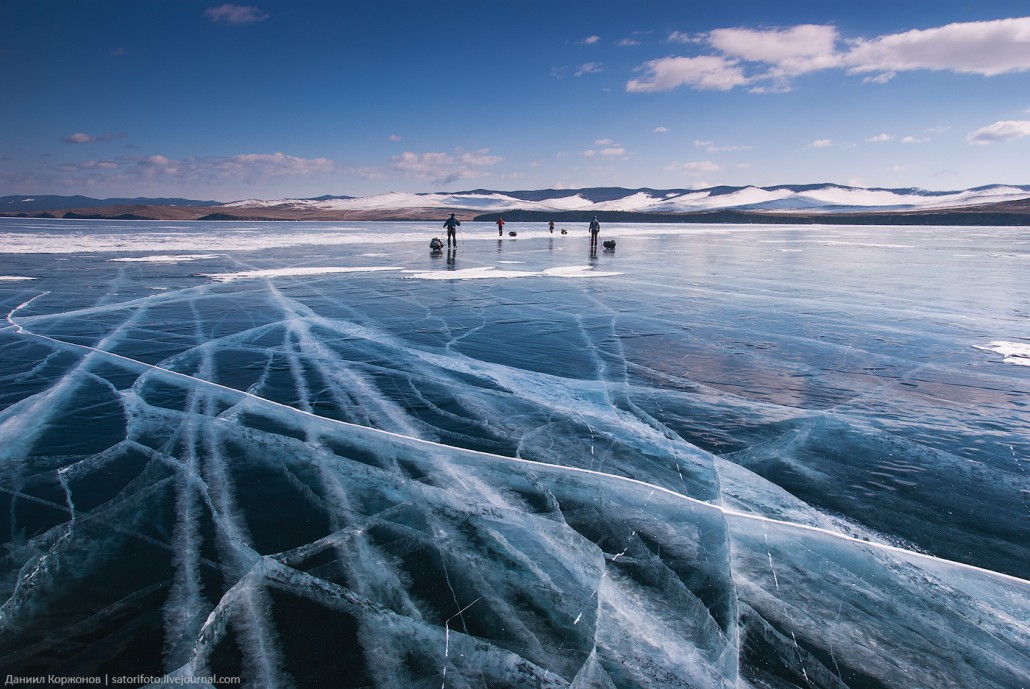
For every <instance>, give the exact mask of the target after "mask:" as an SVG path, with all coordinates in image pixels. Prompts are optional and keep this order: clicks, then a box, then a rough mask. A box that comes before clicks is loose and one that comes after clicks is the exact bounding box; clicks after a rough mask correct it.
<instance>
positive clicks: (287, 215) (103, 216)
mask: <svg viewBox="0 0 1030 689" xmlns="http://www.w3.org/2000/svg"><path fill="white" fill-rule="evenodd" d="M234 211H236V212H234ZM450 213H454V214H455V215H456V216H457V218H458V219H459V220H461V221H462V222H495V221H496V220H497V218H498V217H503V218H504V219H505V221H507V222H543V223H546V222H548V221H554V222H567V223H568V222H576V223H579V222H584V223H585V222H589V221H590V219H591V218H592V217H595V216H596V217H597V218H598V220H600V221H601V222H618V223H670V224H735V225H878V226H913V225H916V226H918V225H944V226H955V227H959V226H966V227H981V226H1011V227H1025V226H1030V202H1026V201H1017V202H1007V203H999V204H989V205H986V206H972V207H968V208H950V209H935V210H932V211H930V210H911V211H852V212H824V213H811V212H809V213H799V212H792V211H780V212H768V211H765V212H763V211H743V210H735V209H726V210H713V211H695V212H689V213H646V212H637V211H555V212H549V211H537V210H518V209H515V210H510V211H504V212H500V211H493V212H489V213H483V212H482V211H481V210H473V209H467V208H406V209H399V208H398V209H374V210H360V211H355V210H335V211H333V210H330V211H326V210H297V209H293V208H289V209H287V208H262V209H256V208H254V209H248V208H239V209H230V208H226V207H225V206H162V205H135V206H102V207H90V208H69V209H59V210H50V211H39V212H19V213H13V212H0V217H6V218H28V219H55V220H61V219H64V220H136V221H141V220H143V221H146V220H152V221H170V220H171V221H188V222H192V221H205V222H211V221H222V222H341V221H363V222H370V221H371V222H376V221H380V222H425V221H434V220H438V219H442V218H445V217H446V216H447V215H448V214H450Z"/></svg>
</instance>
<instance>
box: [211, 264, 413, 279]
mask: <svg viewBox="0 0 1030 689" xmlns="http://www.w3.org/2000/svg"><path fill="white" fill-rule="evenodd" d="M384 270H401V268H396V267H392V266H380V267H342V266H321V267H318V266H314V267H307V268H274V269H269V270H248V271H244V272H240V273H208V274H205V275H204V277H207V278H211V279H212V280H214V281H215V282H230V281H232V280H246V279H250V278H278V277H300V276H304V275H330V274H333V273H372V272H379V271H384Z"/></svg>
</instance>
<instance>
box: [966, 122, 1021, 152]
mask: <svg viewBox="0 0 1030 689" xmlns="http://www.w3.org/2000/svg"><path fill="white" fill-rule="evenodd" d="M1027 136H1030V120H1001V121H999V122H995V123H994V124H989V125H987V126H986V127H981V128H980V129H977V130H976V131H974V132H971V133H970V134H969V136H968V137H966V140H967V141H968V142H969V143H971V144H977V145H981V146H984V145H987V144H996V143H1002V142H1006V141H1016V140H1017V139H1022V138H1024V137H1027Z"/></svg>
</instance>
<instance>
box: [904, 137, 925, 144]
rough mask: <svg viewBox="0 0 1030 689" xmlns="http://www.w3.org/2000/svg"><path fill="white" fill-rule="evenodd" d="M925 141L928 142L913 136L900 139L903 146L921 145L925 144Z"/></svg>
mask: <svg viewBox="0 0 1030 689" xmlns="http://www.w3.org/2000/svg"><path fill="white" fill-rule="evenodd" d="M927 141H929V139H925V138H924V139H920V138H918V137H915V136H905V137H902V139H901V143H903V144H921V143H925V142H927Z"/></svg>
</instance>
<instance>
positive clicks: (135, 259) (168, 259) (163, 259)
mask: <svg viewBox="0 0 1030 689" xmlns="http://www.w3.org/2000/svg"><path fill="white" fill-rule="evenodd" d="M205 258H218V254H176V255H167V254H161V255H157V256H123V257H120V258H112V259H110V260H111V261H113V262H114V263H185V262H186V261H199V260H202V259H205Z"/></svg>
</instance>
